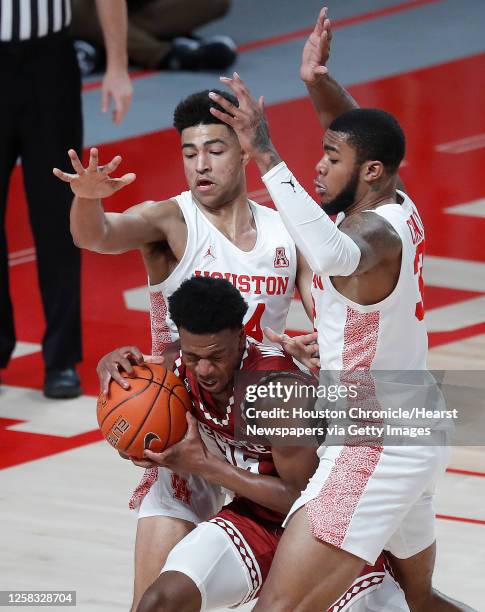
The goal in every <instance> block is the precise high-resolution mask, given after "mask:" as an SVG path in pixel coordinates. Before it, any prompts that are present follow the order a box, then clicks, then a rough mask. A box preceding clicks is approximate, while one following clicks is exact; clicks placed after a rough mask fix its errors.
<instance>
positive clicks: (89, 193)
mask: <svg viewBox="0 0 485 612" xmlns="http://www.w3.org/2000/svg"><path fill="white" fill-rule="evenodd" d="M68 155H69V157H70V159H71V164H72V167H73V169H74V171H75V172H76V174H68V173H67V172H62V170H59V169H58V168H53V170H52V172H53V174H54V175H55V176H57V178H58V179H61V181H64V182H65V183H69V184H70V186H71V189H72V191H73V193H74V194H75V195H76V196H78V197H79V198H85V199H88V200H97V199H100V198H106V197H108V196H110V195H112V194H113V193H115V192H116V191H119V190H120V189H123V187H126V185H129V184H130V183H133V181H134V180H135V179H136V175H135V174H133V172H129V173H128V174H124V175H123V176H122V177H120V178H111V176H110V174H111V173H112V172H114V171H115V170H116V169H117V168H118V166H119V165H120V163H121V157H120V156H119V155H116V156H115V157H113V159H112V160H111V161H110V162H109V163H108V164H106V165H104V166H98V150H97V149H95V148H92V149H91V150H90V152H89V164H88V166H87V168H84V167H83V165H82V163H81V161H80V159H79V157H78V156H77V153H76V151H74V150H73V149H69V151H68Z"/></svg>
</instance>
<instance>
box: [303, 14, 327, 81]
mask: <svg viewBox="0 0 485 612" xmlns="http://www.w3.org/2000/svg"><path fill="white" fill-rule="evenodd" d="M331 40H332V30H331V26H330V20H329V19H327V8H326V7H325V8H323V9H322V10H321V11H320V14H319V15H318V19H317V22H316V24H315V27H314V29H313V32H312V33H311V34H310V36H309V37H308V40H307V41H306V43H305V46H304V47H303V54H302V58H301V67H300V77H301V79H302V81H304V82H305V83H306V84H307V85H312V84H314V83H316V82H317V81H318V79H319V78H320V77H321V76H322V75H324V74H326V73H327V72H328V70H327V67H326V64H327V61H328V58H329V55H330V42H331Z"/></svg>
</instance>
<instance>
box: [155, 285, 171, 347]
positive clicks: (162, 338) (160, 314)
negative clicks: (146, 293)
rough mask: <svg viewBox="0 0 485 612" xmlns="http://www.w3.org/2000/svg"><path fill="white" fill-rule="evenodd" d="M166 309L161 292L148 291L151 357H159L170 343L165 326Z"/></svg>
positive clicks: (166, 325) (169, 334)
mask: <svg viewBox="0 0 485 612" xmlns="http://www.w3.org/2000/svg"><path fill="white" fill-rule="evenodd" d="M167 317H168V307H167V302H166V300H165V296H164V295H163V291H150V325H151V330H152V355H161V354H162V353H163V351H164V349H165V348H166V347H167V345H168V344H170V343H171V342H172V334H171V332H170V328H169V326H168V324H167Z"/></svg>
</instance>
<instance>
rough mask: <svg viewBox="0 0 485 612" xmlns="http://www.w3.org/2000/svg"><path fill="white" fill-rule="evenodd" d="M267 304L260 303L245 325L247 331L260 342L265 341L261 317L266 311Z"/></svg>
mask: <svg viewBox="0 0 485 612" xmlns="http://www.w3.org/2000/svg"><path fill="white" fill-rule="evenodd" d="M265 308H266V304H258V305H257V306H256V310H255V311H254V312H253V316H252V317H251V318H250V319H249V321H248V322H247V323H246V325H245V326H244V328H245V330H246V333H247V335H248V336H251V338H254V339H255V340H257V341H258V342H262V341H263V330H262V329H261V317H262V316H263V313H264V311H265Z"/></svg>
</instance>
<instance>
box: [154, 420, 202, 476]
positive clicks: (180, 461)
mask: <svg viewBox="0 0 485 612" xmlns="http://www.w3.org/2000/svg"><path fill="white" fill-rule="evenodd" d="M186 418H187V433H186V434H185V437H184V439H183V440H181V441H180V442H177V444H174V445H173V446H171V447H170V448H168V449H167V450H166V451H163V453H154V452H153V451H150V450H145V452H144V453H143V456H144V457H145V459H148V460H149V461H152V462H153V463H154V464H156V465H160V466H163V467H166V468H169V469H170V470H172V471H173V472H176V473H177V474H181V475H184V474H198V475H200V476H204V475H205V474H206V473H207V470H208V467H209V464H210V458H211V457H213V455H211V453H209V451H208V450H207V447H206V446H205V444H204V443H203V442H202V438H201V437H200V433H199V427H198V425H197V419H195V418H194V417H193V416H192V415H191V414H190V412H187V413H186Z"/></svg>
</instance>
